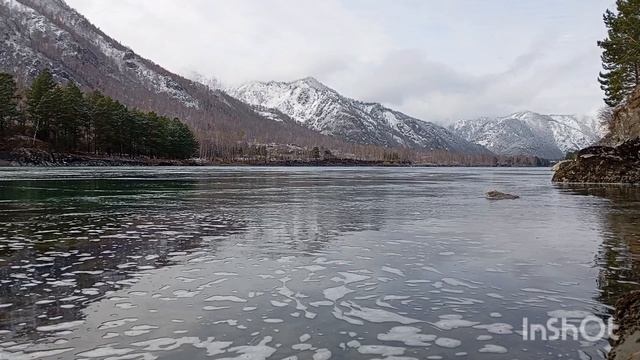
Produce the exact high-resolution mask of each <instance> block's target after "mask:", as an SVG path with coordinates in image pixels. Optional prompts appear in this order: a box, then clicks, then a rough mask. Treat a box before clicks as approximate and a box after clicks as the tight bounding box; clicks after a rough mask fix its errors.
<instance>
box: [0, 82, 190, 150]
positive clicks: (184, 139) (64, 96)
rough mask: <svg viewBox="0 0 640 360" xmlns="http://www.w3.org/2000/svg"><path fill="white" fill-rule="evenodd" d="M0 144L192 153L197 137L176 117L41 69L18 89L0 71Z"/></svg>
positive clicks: (54, 148) (1, 145)
mask: <svg viewBox="0 0 640 360" xmlns="http://www.w3.org/2000/svg"><path fill="white" fill-rule="evenodd" d="M0 139H2V142H0V148H2V147H5V148H8V149H10V148H11V147H16V146H31V147H41V148H42V147H44V148H46V149H47V150H51V151H56V152H67V153H75V152H83V153H92V154H103V155H119V156H123V155H129V156H140V155H144V156H148V157H160V158H171V159H186V158H190V157H193V156H195V155H196V154H197V151H198V142H197V141H196V139H195V136H194V134H193V132H192V131H191V130H190V129H189V127H188V126H187V125H185V124H184V123H183V122H181V121H180V120H179V119H178V118H173V119H170V118H167V117H164V116H160V115H158V114H156V113H153V112H142V111H139V110H135V109H129V108H127V107H126V106H124V105H123V104H121V103H120V102H118V101H116V100H114V99H112V98H110V97H108V96H105V95H103V94H102V93H100V92H98V91H95V92H92V93H88V94H87V93H83V92H82V91H81V90H80V88H79V87H78V86H77V85H76V84H75V83H73V82H68V83H67V84H64V85H62V84H57V83H56V82H55V81H54V79H53V76H52V75H51V73H50V72H49V71H47V70H45V71H43V72H42V73H41V74H40V75H38V76H37V77H36V79H35V80H34V81H33V83H32V84H31V86H30V87H29V88H28V89H26V91H25V92H23V93H18V90H17V86H16V82H15V79H14V78H13V77H12V76H11V75H9V74H4V73H2V74H0Z"/></svg>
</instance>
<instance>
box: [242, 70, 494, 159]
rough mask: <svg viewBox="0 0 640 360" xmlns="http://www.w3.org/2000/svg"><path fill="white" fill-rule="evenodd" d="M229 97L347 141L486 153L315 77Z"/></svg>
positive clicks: (252, 87) (245, 90)
mask: <svg viewBox="0 0 640 360" xmlns="http://www.w3.org/2000/svg"><path fill="white" fill-rule="evenodd" d="M230 94H231V95H233V96H235V97H237V98H238V99H240V100H242V101H244V102H247V103H249V104H251V105H253V106H257V107H260V108H261V109H263V108H272V109H276V110H278V111H279V112H281V113H282V114H285V115H287V116H288V117H289V118H290V119H293V120H295V121H297V122H298V123H300V124H303V125H304V126H306V127H308V128H310V129H313V130H316V131H320V132H321V133H323V134H326V135H332V136H338V137H341V138H344V139H347V140H348V141H350V142H354V143H359V144H371V145H378V146H385V147H398V146H404V147H410V148H414V149H420V150H445V151H452V152H457V153H466V154H486V153H488V151H487V150H486V149H484V148H482V147H480V146H477V145H474V144H470V143H469V142H467V141H466V140H464V139H462V138H460V137H459V136H457V135H455V134H453V133H451V132H450V131H449V130H447V129H445V128H443V127H441V126H437V125H435V124H433V123H428V122H425V121H422V120H419V119H415V118H412V117H410V116H408V115H405V114H403V113H401V112H398V111H394V110H392V109H388V108H386V107H384V106H382V105H381V104H378V103H369V102H362V101H358V100H354V99H351V98H348V97H345V96H343V95H341V94H340V93H338V92H337V91H335V90H333V89H331V88H329V87H328V86H326V85H324V84H323V83H321V82H320V81H318V80H317V79H316V78H314V77H306V78H303V79H299V80H295V81H292V82H277V81H271V82H267V83H253V84H248V85H243V86H240V87H238V88H236V89H231V90H230Z"/></svg>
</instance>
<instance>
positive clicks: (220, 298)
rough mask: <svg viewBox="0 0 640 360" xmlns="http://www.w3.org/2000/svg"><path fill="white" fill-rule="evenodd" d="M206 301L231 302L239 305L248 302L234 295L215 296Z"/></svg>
mask: <svg viewBox="0 0 640 360" xmlns="http://www.w3.org/2000/svg"><path fill="white" fill-rule="evenodd" d="M204 301H231V302H237V303H244V302H247V300H246V299H243V298H239V297H237V296H233V295H215V296H211V297H209V298H206V299H204Z"/></svg>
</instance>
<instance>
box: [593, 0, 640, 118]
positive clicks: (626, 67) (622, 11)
mask: <svg viewBox="0 0 640 360" xmlns="http://www.w3.org/2000/svg"><path fill="white" fill-rule="evenodd" d="M616 7H617V13H614V12H612V11H610V10H607V11H606V12H605V14H604V16H603V18H604V23H605V25H606V27H607V30H608V36H607V38H606V39H604V40H602V41H599V42H598V46H600V47H601V48H602V49H603V52H602V67H603V69H604V71H603V72H601V73H600V76H599V79H598V80H599V81H600V87H601V88H602V90H604V92H605V99H604V100H605V103H606V104H607V105H608V106H611V107H614V106H617V105H619V104H620V103H621V102H622V101H624V99H625V98H626V97H627V96H628V95H629V94H630V93H631V92H632V91H633V90H634V89H635V88H636V87H637V86H639V85H640V0H617V1H616Z"/></svg>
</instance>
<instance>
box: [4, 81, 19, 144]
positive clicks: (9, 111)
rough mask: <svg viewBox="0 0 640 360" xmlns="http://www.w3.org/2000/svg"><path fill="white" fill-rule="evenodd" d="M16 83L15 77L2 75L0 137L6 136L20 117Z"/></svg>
mask: <svg viewBox="0 0 640 360" xmlns="http://www.w3.org/2000/svg"><path fill="white" fill-rule="evenodd" d="M17 107H18V104H17V96H16V82H15V80H14V79H13V76H11V75H9V74H5V73H0V137H2V136H4V135H6V133H7V129H8V128H9V126H10V125H11V122H12V121H13V119H14V118H15V117H16V116H18V109H17Z"/></svg>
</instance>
